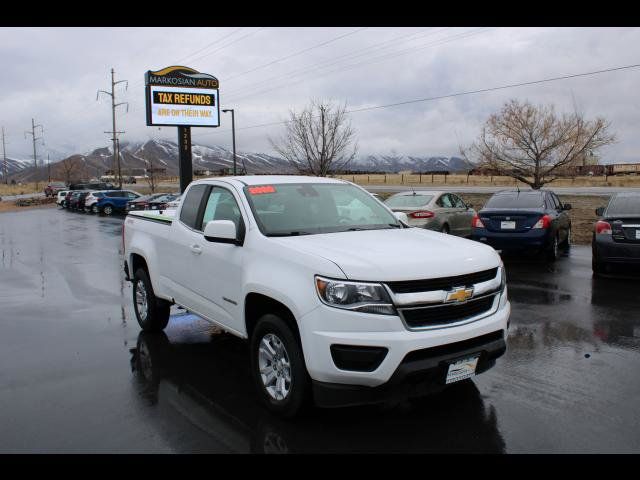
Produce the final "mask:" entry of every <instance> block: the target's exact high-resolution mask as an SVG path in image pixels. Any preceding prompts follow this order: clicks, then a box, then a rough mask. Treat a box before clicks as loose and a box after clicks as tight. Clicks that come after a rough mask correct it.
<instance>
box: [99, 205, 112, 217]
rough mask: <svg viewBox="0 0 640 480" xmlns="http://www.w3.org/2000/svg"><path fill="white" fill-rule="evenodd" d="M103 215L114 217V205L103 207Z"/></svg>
mask: <svg viewBox="0 0 640 480" xmlns="http://www.w3.org/2000/svg"><path fill="white" fill-rule="evenodd" d="M102 213H104V214H105V215H113V205H109V204H107V205H105V206H104V207H102Z"/></svg>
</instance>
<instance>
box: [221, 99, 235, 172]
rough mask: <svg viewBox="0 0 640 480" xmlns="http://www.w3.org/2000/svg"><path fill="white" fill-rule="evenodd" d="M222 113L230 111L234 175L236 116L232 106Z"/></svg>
mask: <svg viewBox="0 0 640 480" xmlns="http://www.w3.org/2000/svg"><path fill="white" fill-rule="evenodd" d="M222 112H223V113H227V112H231V137H232V139H233V140H232V141H233V174H234V175H236V118H235V112H234V111H233V108H228V109H226V110H222Z"/></svg>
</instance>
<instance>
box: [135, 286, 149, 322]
mask: <svg viewBox="0 0 640 480" xmlns="http://www.w3.org/2000/svg"><path fill="white" fill-rule="evenodd" d="M136 310H137V311H138V316H139V317H140V320H142V321H143V322H144V321H145V320H146V319H147V313H148V311H149V304H148V301H147V290H146V289H145V288H144V283H143V282H142V281H140V280H138V283H137V284H136Z"/></svg>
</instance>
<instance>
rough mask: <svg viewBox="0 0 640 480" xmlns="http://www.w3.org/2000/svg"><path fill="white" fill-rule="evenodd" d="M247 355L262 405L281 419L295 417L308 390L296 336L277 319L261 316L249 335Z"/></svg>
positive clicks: (305, 398) (306, 397)
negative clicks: (248, 352) (248, 355)
mask: <svg viewBox="0 0 640 480" xmlns="http://www.w3.org/2000/svg"><path fill="white" fill-rule="evenodd" d="M268 347H271V348H268ZM250 355H251V372H252V376H253V380H254V384H255V386H256V388H257V390H258V395H259V397H260V399H261V401H262V402H263V403H264V405H265V406H266V407H267V408H268V409H269V410H271V411H272V412H274V413H276V414H278V415H280V416H282V417H285V418H292V417H294V416H296V415H297V414H298V413H299V412H300V411H301V410H302V409H303V407H304V406H306V404H307V403H308V400H309V399H310V390H311V389H310V384H311V382H310V378H309V374H308V373H307V369H306V366H305V363H304V356H303V354H302V348H301V346H300V342H299V341H298V338H297V337H296V334H295V333H294V332H292V331H291V328H290V327H289V326H288V325H287V324H286V322H285V321H284V320H283V319H282V318H280V317H279V316H278V315H274V314H270V313H269V314H266V315H263V316H262V317H261V318H260V319H259V320H258V323H257V324H256V326H255V328H254V329H253V332H252V334H251V341H250ZM287 361H288V362H287ZM287 363H288V367H287V366H286V365H287ZM261 368H262V373H261V371H260V369H261ZM267 369H268V370H267ZM265 371H266V373H265ZM274 380H275V383H273V384H272V382H273V381H274ZM287 387H288V388H287Z"/></svg>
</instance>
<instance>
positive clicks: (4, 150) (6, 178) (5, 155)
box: [2, 127, 9, 184]
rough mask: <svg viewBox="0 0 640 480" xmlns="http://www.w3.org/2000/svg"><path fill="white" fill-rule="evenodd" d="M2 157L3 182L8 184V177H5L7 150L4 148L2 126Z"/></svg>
mask: <svg viewBox="0 0 640 480" xmlns="http://www.w3.org/2000/svg"><path fill="white" fill-rule="evenodd" d="M2 157H3V158H4V163H3V168H2V170H3V175H2V176H3V178H4V183H5V184H8V183H9V178H8V177H7V151H6V149H5V138H4V127H2Z"/></svg>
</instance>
